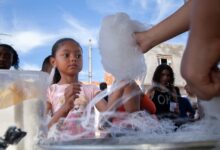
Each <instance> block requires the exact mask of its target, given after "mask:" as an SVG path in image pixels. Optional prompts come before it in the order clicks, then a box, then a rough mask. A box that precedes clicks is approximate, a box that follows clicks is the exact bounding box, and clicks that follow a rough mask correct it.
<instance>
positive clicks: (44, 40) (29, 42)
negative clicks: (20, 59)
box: [1, 30, 55, 53]
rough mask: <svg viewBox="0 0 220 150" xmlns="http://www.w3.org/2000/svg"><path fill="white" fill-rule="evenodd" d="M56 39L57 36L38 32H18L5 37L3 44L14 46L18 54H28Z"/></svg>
mask: <svg viewBox="0 0 220 150" xmlns="http://www.w3.org/2000/svg"><path fill="white" fill-rule="evenodd" d="M54 37H55V35H52V34H48V33H42V32H38V31H31V30H29V31H16V32H13V33H10V36H7V37H6V36H5V37H4V41H1V42H5V43H8V44H11V45H13V47H14V48H15V49H16V50H17V51H18V52H21V53H27V52H29V51H30V50H32V49H34V48H36V47H38V46H42V45H46V44H48V42H49V41H51V40H52V39H53V38H54Z"/></svg>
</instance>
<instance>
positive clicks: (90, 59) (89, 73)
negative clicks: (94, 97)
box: [88, 39, 92, 83]
mask: <svg viewBox="0 0 220 150" xmlns="http://www.w3.org/2000/svg"><path fill="white" fill-rule="evenodd" d="M88 59H89V71H88V77H89V83H92V40H91V39H89V49H88Z"/></svg>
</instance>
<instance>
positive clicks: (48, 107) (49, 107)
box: [46, 102, 52, 114]
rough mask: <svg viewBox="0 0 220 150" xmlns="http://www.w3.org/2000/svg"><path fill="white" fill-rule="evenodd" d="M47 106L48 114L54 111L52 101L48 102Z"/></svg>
mask: <svg viewBox="0 0 220 150" xmlns="http://www.w3.org/2000/svg"><path fill="white" fill-rule="evenodd" d="M46 105H47V108H46V114H49V113H50V112H51V111H52V105H51V103H49V102H47V104H46Z"/></svg>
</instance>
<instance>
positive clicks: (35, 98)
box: [0, 70, 48, 150]
mask: <svg viewBox="0 0 220 150" xmlns="http://www.w3.org/2000/svg"><path fill="white" fill-rule="evenodd" d="M47 81H48V75H47V74H46V73H43V72H39V71H14V70H0V83H1V84H0V119H1V123H0V136H1V137H2V136H3V135H4V133H5V131H6V130H7V129H8V127H10V126H16V127H18V128H20V129H22V130H23V131H25V132H27V135H26V136H25V137H24V138H23V139H22V140H21V141H20V143H19V144H18V145H17V146H16V145H15V146H9V147H8V149H9V150H10V149H11V150H32V149H34V145H35V139H36V135H37V132H38V128H39V124H40V123H41V121H42V120H43V119H42V118H43V115H44V108H45V107H44V102H45V96H46V89H47V86H48V84H47Z"/></svg>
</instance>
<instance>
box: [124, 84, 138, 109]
mask: <svg viewBox="0 0 220 150" xmlns="http://www.w3.org/2000/svg"><path fill="white" fill-rule="evenodd" d="M123 95H124V96H125V98H126V96H128V97H130V98H129V100H128V101H127V102H125V103H124V107H125V110H126V111H127V112H136V111H139V110H140V98H141V89H140V88H139V86H138V85H137V83H136V82H135V81H134V82H132V83H129V84H128V85H126V87H125V88H124V93H123Z"/></svg>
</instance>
